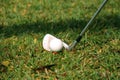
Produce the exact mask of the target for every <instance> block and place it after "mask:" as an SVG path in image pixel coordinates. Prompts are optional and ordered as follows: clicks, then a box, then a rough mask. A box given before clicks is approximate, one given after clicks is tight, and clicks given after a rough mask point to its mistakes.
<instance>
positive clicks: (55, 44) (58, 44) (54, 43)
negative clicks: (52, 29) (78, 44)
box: [50, 39, 63, 52]
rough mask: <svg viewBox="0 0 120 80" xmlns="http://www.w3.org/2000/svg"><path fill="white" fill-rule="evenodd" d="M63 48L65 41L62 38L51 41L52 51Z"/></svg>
mask: <svg viewBox="0 0 120 80" xmlns="http://www.w3.org/2000/svg"><path fill="white" fill-rule="evenodd" d="M62 48H63V43H62V41H61V40H60V39H53V40H51V41H50V49H51V51H56V52H57V51H60V50H62Z"/></svg>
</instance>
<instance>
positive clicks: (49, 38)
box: [42, 34, 69, 51]
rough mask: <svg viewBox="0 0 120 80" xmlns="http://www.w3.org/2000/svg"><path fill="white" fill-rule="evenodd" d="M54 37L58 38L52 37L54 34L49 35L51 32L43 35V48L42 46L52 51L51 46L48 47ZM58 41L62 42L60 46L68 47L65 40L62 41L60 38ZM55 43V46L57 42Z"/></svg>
mask: <svg viewBox="0 0 120 80" xmlns="http://www.w3.org/2000/svg"><path fill="white" fill-rule="evenodd" d="M54 39H58V38H56V37H54V36H53V35H51V34H46V35H45V36H44V38H43V42H42V45H43V48H44V49H45V50H47V51H53V50H51V48H50V42H51V41H52V40H54ZM58 40H60V39H58ZM60 41H61V43H62V47H64V48H65V49H69V46H68V45H67V44H66V43H65V42H63V41H62V40H60ZM55 45H56V46H57V43H55Z"/></svg>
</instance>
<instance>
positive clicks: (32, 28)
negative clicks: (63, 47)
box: [0, 15, 120, 38]
mask: <svg viewBox="0 0 120 80" xmlns="http://www.w3.org/2000/svg"><path fill="white" fill-rule="evenodd" d="M85 20H86V21H85ZM85 20H75V19H70V20H65V21H62V20H61V21H59V22H47V21H40V20H38V21H37V22H36V23H25V24H19V25H18V24H14V25H13V26H2V25H0V37H3V36H4V37H5V38H7V37H11V36H13V35H15V36H18V35H21V34H23V33H28V34H29V33H43V34H46V33H52V34H57V33H59V32H64V31H66V30H67V29H68V28H71V29H72V30H73V31H74V30H75V29H79V30H80V31H81V30H82V29H83V28H84V26H85V25H86V24H87V21H88V20H87V19H85ZM119 21H120V15H108V16H101V17H98V18H96V20H95V21H94V22H93V24H96V25H95V26H97V27H96V28H98V29H101V28H104V26H105V25H107V26H112V27H117V28H118V29H120V23H119ZM98 25H100V26H98ZM93 31H94V30H93Z"/></svg>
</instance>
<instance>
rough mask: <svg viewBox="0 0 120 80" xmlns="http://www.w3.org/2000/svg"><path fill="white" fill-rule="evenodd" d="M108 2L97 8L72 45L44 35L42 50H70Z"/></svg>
mask: <svg viewBox="0 0 120 80" xmlns="http://www.w3.org/2000/svg"><path fill="white" fill-rule="evenodd" d="M107 1H108V0H104V1H103V2H102V4H101V5H100V7H99V8H98V10H97V11H96V12H95V13H94V15H93V16H92V18H91V19H90V20H89V22H88V23H87V25H86V26H85V27H84V29H83V30H82V31H81V33H80V34H79V36H78V37H77V38H76V39H75V40H74V41H73V42H72V44H70V46H69V45H67V44H66V43H65V42H63V41H61V40H60V39H58V38H56V37H54V36H52V35H50V34H47V35H45V37H44V39H43V48H44V49H45V50H47V51H60V50H61V49H62V47H61V46H63V47H64V48H65V49H67V50H69V51H70V50H72V49H73V48H74V47H75V46H76V45H77V43H78V42H79V41H80V40H81V39H82V36H83V34H84V33H85V31H86V30H87V28H88V27H89V26H90V24H91V23H92V21H93V20H94V19H95V18H96V16H97V15H98V14H99V12H100V11H101V9H102V8H103V7H104V5H105V4H106V3H107Z"/></svg>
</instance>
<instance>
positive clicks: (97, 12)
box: [69, 0, 108, 50]
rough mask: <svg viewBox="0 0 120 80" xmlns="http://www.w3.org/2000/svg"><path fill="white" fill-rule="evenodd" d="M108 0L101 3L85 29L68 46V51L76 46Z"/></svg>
mask: <svg viewBox="0 0 120 80" xmlns="http://www.w3.org/2000/svg"><path fill="white" fill-rule="evenodd" d="M107 1H108V0H104V1H103V3H102V4H101V5H100V7H99V8H98V10H97V11H96V12H95V13H94V15H93V16H92V18H91V19H90V20H89V22H88V23H87V25H86V26H85V28H84V29H83V30H82V32H81V33H80V35H79V36H78V37H77V39H76V40H75V41H74V42H73V43H72V44H71V45H70V47H69V50H71V49H72V48H73V47H75V46H76V44H77V43H78V42H79V41H80V40H81V39H82V35H83V34H84V33H85V31H86V30H87V28H88V27H89V25H90V24H91V23H92V21H93V20H94V19H95V18H96V16H97V15H98V14H99V12H100V11H101V9H102V8H103V7H104V5H105V4H106V3H107Z"/></svg>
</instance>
